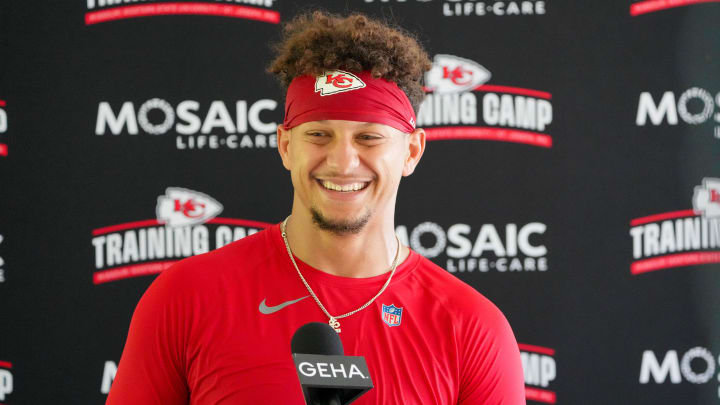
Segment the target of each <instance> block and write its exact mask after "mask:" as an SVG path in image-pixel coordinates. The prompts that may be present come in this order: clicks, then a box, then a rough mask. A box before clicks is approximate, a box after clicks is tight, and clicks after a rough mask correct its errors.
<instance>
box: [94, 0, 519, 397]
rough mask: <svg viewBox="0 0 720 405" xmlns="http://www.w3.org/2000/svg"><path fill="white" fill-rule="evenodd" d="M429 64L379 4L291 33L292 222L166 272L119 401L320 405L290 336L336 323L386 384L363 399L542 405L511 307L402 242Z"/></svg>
mask: <svg viewBox="0 0 720 405" xmlns="http://www.w3.org/2000/svg"><path fill="white" fill-rule="evenodd" d="M429 67H430V63H429V60H428V58H427V55H426V54H425V52H424V51H423V50H422V49H421V48H420V46H419V45H418V44H417V42H416V41H415V40H414V39H412V38H411V37H409V36H408V35H406V34H403V33H401V32H400V31H398V30H396V29H393V28H390V27H387V26H385V25H383V24H381V23H379V22H376V21H373V20H370V19H368V18H367V17H364V16H361V15H353V16H350V17H347V18H340V17H337V16H334V15H328V14H323V13H313V14H310V15H303V16H300V17H297V18H296V19H295V20H293V21H292V22H291V23H289V24H288V25H287V26H286V30H285V38H284V41H283V42H282V43H281V44H280V46H278V57H277V59H276V60H275V61H274V63H273V64H272V66H271V67H270V70H271V71H272V72H274V73H277V74H278V75H279V77H280V79H281V81H283V83H284V84H286V85H288V91H287V98H286V108H285V119H284V122H283V125H281V126H279V127H278V130H277V135H278V149H279V152H280V157H281V159H282V163H283V165H284V166H285V168H287V169H288V170H289V171H290V175H291V178H292V183H293V187H294V199H293V206H292V211H291V215H290V216H289V217H288V219H286V220H285V221H283V223H281V224H278V225H275V226H272V227H270V228H268V229H266V230H264V231H262V232H259V233H257V234H254V235H252V236H249V237H247V238H244V239H242V240H240V241H237V242H234V243H232V244H230V245H228V246H226V247H224V248H221V249H217V250H215V251H213V252H210V253H208V254H205V255H201V256H196V257H192V258H189V259H186V260H183V261H182V262H180V263H178V264H177V265H175V266H174V267H173V268H171V269H169V270H167V271H166V272H164V273H163V274H161V275H160V276H159V277H158V278H157V279H156V280H155V281H154V282H153V284H152V285H151V286H150V288H149V289H148V291H147V292H146V293H145V295H144V296H143V298H142V299H141V300H140V303H139V304H138V307H137V309H136V311H135V314H134V315H133V320H132V323H131V325H130V332H129V335H128V339H127V343H126V345H125V349H124V352H123V355H122V358H121V360H120V364H119V369H118V372H117V375H116V378H115V381H114V383H113V386H112V389H111V391H110V395H109V396H108V401H107V403H108V404H111V405H120V404H122V405H126V404H164V405H174V404H302V403H303V397H302V392H301V389H300V385H299V383H298V377H297V374H296V372H295V369H294V365H293V361H292V357H291V353H290V340H291V337H292V335H293V333H294V332H295V331H296V330H297V329H298V328H299V327H300V326H302V325H304V324H306V323H308V322H318V321H319V322H326V323H329V324H330V325H331V326H332V327H333V328H335V330H336V331H337V332H338V333H339V334H340V338H341V340H342V342H343V345H344V347H345V353H346V355H360V356H364V357H365V359H366V361H367V364H368V367H369V370H370V374H371V377H372V381H373V383H374V385H375V388H373V389H372V390H370V391H369V392H368V393H367V394H365V395H364V396H362V397H361V398H360V399H359V400H357V401H356V402H355V403H356V404H358V405H364V404H383V405H390V404H393V405H394V404H462V405H480V404H486V405H517V404H523V403H525V400H524V385H523V373H522V368H521V364H520V355H519V351H518V347H517V343H516V342H515V338H514V336H513V334H512V331H511V329H510V327H509V325H508V323H507V321H506V320H505V317H504V316H503V315H502V314H501V313H500V311H499V310H498V309H497V308H496V307H495V306H494V305H493V304H492V303H490V302H489V301H488V300H487V299H485V298H484V297H483V296H481V295H480V294H479V293H477V292H476V291H475V290H473V289H472V288H471V287H469V286H467V285H465V284H463V283H462V282H460V281H459V280H457V279H456V278H455V277H453V276H451V275H449V274H448V273H447V272H446V271H444V270H442V269H441V268H439V267H437V266H436V265H434V264H433V263H432V262H430V261H428V260H427V259H425V258H423V257H421V256H419V255H418V254H417V253H415V252H412V251H410V250H409V249H408V248H407V247H405V246H402V245H401V244H400V242H399V241H398V239H397V237H396V236H395V232H394V227H395V225H394V214H395V200H396V196H397V190H398V186H399V183H400V179H401V178H402V177H403V176H408V175H410V174H411V173H412V172H413V170H414V169H415V167H416V165H417V164H418V162H419V160H420V158H421V156H422V154H423V151H424V149H425V133H424V131H423V130H422V129H419V128H415V111H417V108H418V106H419V104H420V102H421V101H422V96H423V94H422V86H421V79H422V74H423V73H424V72H425V71H427V70H428V69H429Z"/></svg>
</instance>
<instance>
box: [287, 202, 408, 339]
mask: <svg viewBox="0 0 720 405" xmlns="http://www.w3.org/2000/svg"><path fill="white" fill-rule="evenodd" d="M288 219H290V216H288V217H287V218H285V220H284V221H283V222H282V224H281V225H280V234H281V235H282V238H283V242H285V249H287V252H288V256H290V261H292V264H293V266H295V270H297V273H298V276H300V280H302V282H303V284H305V288H307V290H308V292H310V296H312V297H313V299H314V300H315V302H316V303H317V304H318V306H319V307H320V309H322V311H323V312H324V313H325V315H327V317H328V318H329V321H328V324H329V325H330V326H331V327H332V328H333V329H335V332H337V333H340V322H339V321H338V319H341V318H345V317H346V316H350V315H352V314H354V313H357V312H360V311H362V310H363V309H365V308H367V307H368V306H369V305H370V304H372V303H373V301H375V299H376V298H377V297H379V296H380V294H382V293H383V292H384V291H385V289H386V288H387V286H388V285H390V280H392V277H393V274H395V269H396V268H397V266H398V260H399V259H400V239H398V237H397V235H395V240H396V241H397V251H396V252H395V259H394V260H393V264H392V269H391V270H390V277H388V279H387V281H386V282H385V285H383V286H382V288H381V289H380V291H378V293H377V294H375V296H374V297H372V298H371V299H370V301H368V302H366V303H365V305H363V306H361V307H360V308H358V309H356V310H354V311H350V312H348V313H346V314H342V315H338V316H332V315H330V312H328V310H327V309H325V306H324V305H323V304H322V303H321V302H320V299H319V298H318V297H317V295H315V292H314V291H313V290H312V288H310V284H308V282H307V281H306V280H305V277H303V275H302V273H301V272H300V268H298V265H297V263H295V258H294V257H293V254H292V250H290V243H288V239H287V233H286V232H285V228H286V227H287V221H288Z"/></svg>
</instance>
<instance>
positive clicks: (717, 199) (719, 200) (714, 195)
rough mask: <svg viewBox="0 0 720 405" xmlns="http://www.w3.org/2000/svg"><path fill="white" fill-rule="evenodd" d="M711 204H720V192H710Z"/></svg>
mask: <svg viewBox="0 0 720 405" xmlns="http://www.w3.org/2000/svg"><path fill="white" fill-rule="evenodd" d="M710 202H712V203H716V204H720V191H718V190H710Z"/></svg>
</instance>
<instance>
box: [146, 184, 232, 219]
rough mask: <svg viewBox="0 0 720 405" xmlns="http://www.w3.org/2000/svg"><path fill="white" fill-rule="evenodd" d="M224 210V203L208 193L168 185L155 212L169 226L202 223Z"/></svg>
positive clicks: (159, 199) (159, 198)
mask: <svg viewBox="0 0 720 405" xmlns="http://www.w3.org/2000/svg"><path fill="white" fill-rule="evenodd" d="M222 210H223V206H222V204H220V203H219V202H217V201H216V200H215V199H214V198H212V197H210V196H208V195H207V194H203V193H199V192H197V191H193V190H188V189H185V188H180V187H168V188H167V189H165V195H161V196H160V197H158V201H157V206H156V208H155V213H156V214H157V219H158V221H159V222H160V223H163V224H167V225H169V226H186V225H195V224H202V223H203V222H207V220H209V219H211V218H214V217H215V216H217V215H218V214H220V213H221V212H222Z"/></svg>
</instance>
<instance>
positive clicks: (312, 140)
mask: <svg viewBox="0 0 720 405" xmlns="http://www.w3.org/2000/svg"><path fill="white" fill-rule="evenodd" d="M424 147H425V134H424V132H423V131H422V130H416V131H414V132H413V133H411V134H404V133H402V132H400V131H399V130H397V129H395V128H393V127H390V126H387V125H383V124H376V123H367V122H357V121H343V120H327V121H312V122H306V123H304V124H301V125H298V126H297V127H294V128H292V129H291V130H290V131H287V130H285V129H283V128H278V149H279V150H280V155H281V157H282V161H283V165H284V166H285V168H287V169H288V170H290V172H291V177H292V182H293V187H294V188H295V196H296V201H298V200H299V202H300V203H301V204H302V205H303V206H304V208H305V209H308V210H310V213H311V214H312V216H313V219H314V221H315V223H316V224H317V225H318V226H320V228H321V229H325V230H328V231H331V232H334V233H336V234H347V233H357V232H359V231H360V230H361V229H362V228H363V226H364V225H365V224H366V223H367V222H368V221H370V220H373V219H375V217H376V216H381V217H380V219H381V220H382V218H384V217H382V216H385V215H390V216H392V215H394V207H395V198H396V196H397V189H398V185H399V184H400V178H401V177H402V176H407V175H409V174H411V173H412V172H413V170H414V169H415V165H416V164H417V162H418V160H419V159H420V157H421V156H422V152H423V150H424ZM385 219H387V218H385ZM390 219H391V220H392V218H390Z"/></svg>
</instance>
